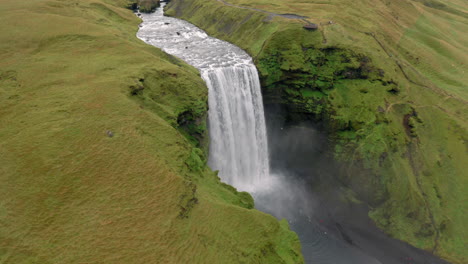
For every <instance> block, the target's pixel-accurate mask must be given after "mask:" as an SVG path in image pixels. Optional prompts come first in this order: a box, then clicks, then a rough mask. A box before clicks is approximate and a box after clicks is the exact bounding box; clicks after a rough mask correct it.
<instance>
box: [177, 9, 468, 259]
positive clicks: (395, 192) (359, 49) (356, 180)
mask: <svg viewBox="0 0 468 264" xmlns="http://www.w3.org/2000/svg"><path fill="white" fill-rule="evenodd" d="M227 2H228V3H230V4H233V5H235V6H227V5H225V4H223V3H220V2H219V1H215V0H213V1H197V0H195V1H182V0H174V1H172V2H171V3H170V5H169V6H168V7H169V9H168V13H169V14H171V15H173V16H176V17H180V18H183V19H185V20H188V21H190V22H192V23H194V24H195V25H197V26H199V27H201V28H202V29H204V30H206V31H207V32H208V33H210V34H212V35H214V36H216V37H219V38H221V39H225V40H227V41H230V42H232V43H235V44H237V45H239V46H240V47H242V48H243V49H245V50H246V51H248V52H249V54H251V55H252V56H253V57H254V58H255V63H256V66H257V68H258V69H259V72H260V78H261V81H262V88H263V95H264V103H265V105H266V106H268V105H271V106H275V107H276V108H282V109H284V111H282V112H280V113H279V114H278V115H276V116H274V117H272V118H273V120H276V119H278V120H279V122H283V124H284V126H283V127H284V128H287V127H290V126H294V125H297V124H300V123H302V122H311V123H312V124H313V125H314V126H315V127H317V128H318V129H319V130H320V131H321V132H323V133H325V134H326V135H327V136H326V140H327V141H328V142H330V144H328V147H327V149H326V150H324V152H323V154H324V155H328V157H330V160H333V161H334V162H335V163H333V164H334V165H335V167H334V168H336V175H337V176H338V179H337V182H339V183H340V184H341V185H342V186H343V187H344V193H345V194H347V193H352V194H353V197H354V198H355V199H356V201H360V202H363V203H365V204H368V205H369V209H370V213H369V215H370V217H371V218H372V219H373V221H374V223H376V224H377V225H378V226H379V228H380V229H382V230H384V231H385V232H386V233H387V234H389V235H390V236H392V237H394V238H397V239H400V240H403V241H407V242H409V243H410V244H412V245H414V246H417V247H418V248H422V249H424V250H426V251H428V252H433V253H434V254H436V255H439V256H442V257H444V258H446V259H448V260H450V261H451V262H453V263H464V262H465V260H466V258H467V256H466V252H467V251H466V248H465V246H464V245H466V242H465V241H466V237H467V235H466V232H467V231H466V228H465V226H464V223H465V222H466V216H465V215H464V214H463V213H462V212H465V211H466V210H467V204H466V202H464V201H467V199H466V195H467V194H466V192H464V191H463V190H464V189H466V186H467V184H468V183H467V179H466V177H463V175H464V171H465V170H466V168H465V167H466V166H465V165H464V164H465V162H464V160H466V159H467V154H466V149H465V148H466V142H467V141H466V139H467V137H468V135H467V133H466V131H468V130H467V116H466V114H464V113H466V109H467V108H466V100H467V97H466V93H465V92H464V91H463V89H461V87H462V86H463V85H461V84H462V83H465V82H466V77H465V76H466V75H465V74H463V72H464V71H465V70H466V65H464V64H463V62H462V60H461V59H462V58H466V55H465V54H466V53H464V48H463V47H462V46H463V45H461V43H463V42H464V41H465V40H466V39H465V37H464V36H462V35H463V34H461V32H462V31H463V30H464V28H465V27H466V18H465V17H464V16H463V15H460V14H459V13H457V12H456V10H455V11H454V9H453V8H456V7H455V6H452V4H450V5H447V6H445V7H444V8H441V7H434V6H428V5H424V4H423V3H419V2H409V1H403V2H402V3H400V4H398V5H396V4H392V3H384V2H383V1H382V2H378V3H373V4H372V9H373V10H374V11H373V12H361V11H362V10H367V8H368V4H369V3H368V2H366V1H363V2H360V3H357V4H356V6H349V5H346V3H341V1H338V0H337V1H331V2H330V3H329V4H327V5H321V4H314V3H289V4H287V5H286V4H285V2H284V1H277V2H275V5H271V3H270V4H263V5H261V4H256V3H253V2H249V1H240V0H239V1H227ZM459 4H460V3H459ZM236 6H246V7H249V9H245V8H237V7H236ZM250 8H258V9H261V10H264V11H268V12H272V13H277V14H284V13H294V14H297V15H301V16H307V17H309V20H310V21H312V22H314V23H317V24H318V25H320V26H319V29H318V30H317V31H306V30H304V29H303V28H302V27H303V26H304V23H305V22H304V21H301V20H299V19H287V18H283V17H279V16H276V17H274V18H273V19H269V18H268V14H266V13H263V12H256V11H255V10H251V9H250ZM450 8H452V9H450ZM335 10H340V12H338V13H337V12H335ZM359 10H361V11H359ZM353 12H358V13H359V12H361V13H359V15H356V14H355V13H353ZM376 14H378V15H376ZM414 14H418V15H417V16H415V15H414ZM463 21H465V23H464V22H463ZM452 23H456V24H457V25H460V26H459V27H457V28H456V29H455V30H456V31H460V32H459V34H456V35H447V34H445V33H444V32H443V28H445V27H449V25H451V24H452ZM459 23H461V24H459ZM430 28H432V30H429V29H430ZM451 28H453V27H451ZM428 39H432V40H435V41H444V42H447V43H450V45H451V47H458V48H457V49H455V48H451V47H440V46H438V45H436V44H435V42H434V41H428ZM415 47H417V48H415ZM445 69H450V70H445ZM435 72H437V73H438V74H435ZM269 120H271V119H269V118H267V121H269ZM310 163H311V164H312V163H313V160H310Z"/></svg>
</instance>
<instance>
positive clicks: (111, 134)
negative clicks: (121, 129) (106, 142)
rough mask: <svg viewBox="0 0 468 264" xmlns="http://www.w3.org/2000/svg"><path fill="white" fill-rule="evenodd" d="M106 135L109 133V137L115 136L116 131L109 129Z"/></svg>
mask: <svg viewBox="0 0 468 264" xmlns="http://www.w3.org/2000/svg"><path fill="white" fill-rule="evenodd" d="M106 135H107V136H108V137H113V136H114V132H112V131H110V130H107V131H106Z"/></svg>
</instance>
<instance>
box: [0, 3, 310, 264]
mask: <svg viewBox="0 0 468 264" xmlns="http://www.w3.org/2000/svg"><path fill="white" fill-rule="evenodd" d="M127 4H128V3H127V2H126V1H124V0H121V1H110V0H83V1H75V0H63V1H54V0H25V1H13V0H3V1H1V3H0V25H1V26H0V28H1V31H0V32H1V34H0V102H1V105H2V106H1V107H0V164H1V166H0V183H1V184H0V263H12V264H19V263H40V264H46V263H302V256H301V254H300V244H299V241H298V239H297V236H296V234H294V233H293V232H291V231H290V230H289V227H288V224H287V223H286V222H285V221H282V222H278V221H277V220H276V219H275V218H273V217H272V216H269V215H266V214H264V213H262V212H259V211H257V210H254V209H251V208H252V207H253V201H252V198H251V197H250V195H248V194H246V193H238V192H237V191H236V190H235V189H234V188H232V187H230V186H227V185H225V184H222V183H220V181H219V179H218V177H217V175H216V174H215V173H214V172H212V171H210V170H209V169H208V168H207V166H206V153H204V151H203V150H202V149H204V148H206V144H204V143H203V142H205V141H206V131H205V118H206V110H207V88H206V86H205V84H204V83H203V81H202V80H201V78H200V76H199V73H198V71H196V70H195V69H194V68H192V67H189V66H188V65H186V64H184V63H183V62H181V61H180V60H178V59H176V58H174V57H171V56H169V55H167V54H165V53H163V52H161V51H160V50H158V49H156V48H154V47H152V46H149V45H146V44H144V43H143V42H142V41H140V40H139V39H137V38H136V36H135V34H136V31H137V29H138V24H139V23H140V21H139V19H138V18H137V17H136V16H135V15H134V14H132V12H131V11H130V10H128V9H125V8H124V7H125V6H127ZM181 120H185V121H186V122H185V123H182V122H181Z"/></svg>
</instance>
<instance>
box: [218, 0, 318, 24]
mask: <svg viewBox="0 0 468 264" xmlns="http://www.w3.org/2000/svg"><path fill="white" fill-rule="evenodd" d="M217 1H218V2H221V3H223V4H224V5H227V6H232V7H235V8H241V9H249V10H253V11H257V12H261V13H265V14H268V15H269V16H268V18H267V20H271V19H273V17H275V16H279V17H284V18H287V19H300V20H304V21H306V22H308V23H310V22H309V21H307V20H305V19H306V18H308V17H306V16H300V15H296V14H278V13H273V12H269V11H265V10H262V9H258V8H253V7H246V6H238V5H234V4H231V3H228V2H226V1H225V0H217Z"/></svg>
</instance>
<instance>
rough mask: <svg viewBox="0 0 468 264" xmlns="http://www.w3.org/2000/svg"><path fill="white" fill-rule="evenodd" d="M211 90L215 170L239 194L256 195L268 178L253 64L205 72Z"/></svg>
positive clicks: (260, 107)
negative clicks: (243, 192)
mask: <svg viewBox="0 0 468 264" xmlns="http://www.w3.org/2000/svg"><path fill="white" fill-rule="evenodd" d="M202 77H203V79H204V80H205V81H206V83H207V85H208V89H209V99H208V102H209V112H208V116H209V131H210V139H211V144H210V159H209V165H210V166H211V168H212V169H215V170H219V172H220V177H221V178H222V179H223V180H225V181H227V182H228V183H229V184H232V185H233V186H236V187H237V188H238V189H240V190H244V191H254V190H255V189H256V187H257V186H259V185H260V184H262V182H265V181H266V180H267V177H269V161H268V146H267V135H266V128H265V127H266V126H265V117H264V112H263V102H262V94H261V90H260V83H259V80H258V74H257V69H256V68H255V66H254V65H252V64H240V65H234V66H229V67H222V68H214V69H207V70H202Z"/></svg>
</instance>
